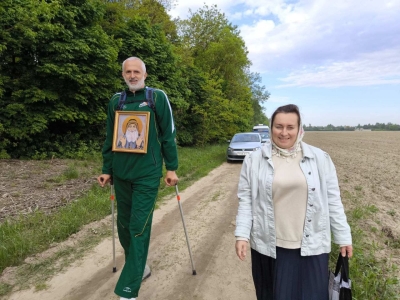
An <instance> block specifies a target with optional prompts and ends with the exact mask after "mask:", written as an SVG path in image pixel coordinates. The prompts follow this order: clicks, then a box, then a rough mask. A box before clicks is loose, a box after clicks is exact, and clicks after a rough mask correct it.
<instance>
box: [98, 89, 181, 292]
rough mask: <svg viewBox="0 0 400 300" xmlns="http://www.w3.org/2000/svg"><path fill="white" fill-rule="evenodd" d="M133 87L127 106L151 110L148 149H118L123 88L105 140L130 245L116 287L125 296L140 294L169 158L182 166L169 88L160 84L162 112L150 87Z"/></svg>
mask: <svg viewBox="0 0 400 300" xmlns="http://www.w3.org/2000/svg"><path fill="white" fill-rule="evenodd" d="M126 92H127V98H126V101H125V105H124V107H123V108H122V111H141V112H143V111H148V112H150V122H149V131H148V133H149V135H148V145H147V153H146V154H142V153H128V152H113V151H112V150H111V149H112V142H113V133H114V120H115V111H116V110H117V106H118V100H119V96H120V94H119V93H118V94H115V95H114V96H113V97H112V98H111V100H110V102H109V105H108V112H107V137H106V140H105V143H104V146H103V169H102V172H103V174H110V175H112V176H113V178H114V186H115V194H116V200H117V228H118V235H119V240H120V242H121V245H122V247H123V248H124V251H125V265H124V268H123V270H122V272H121V276H120V278H119V280H118V283H117V286H116V287H115V293H116V294H117V295H118V296H121V297H125V298H134V297H137V296H138V292H139V289H140V284H141V281H142V276H143V271H144V267H145V264H146V260H147V253H148V247H149V242H150V232H151V222H152V218H153V210H154V205H155V201H156V197H157V192H158V187H159V185H160V177H161V176H162V164H163V160H164V162H165V166H166V169H167V170H170V171H175V170H176V169H177V168H178V154H177V148H176V141H175V135H176V130H175V125H174V121H173V117H172V110H171V106H170V103H169V101H168V98H167V96H166V94H165V93H164V92H163V91H161V90H154V94H153V95H154V102H155V106H156V112H155V113H154V111H153V110H152V109H151V108H150V107H149V106H147V103H146V95H145V89H141V90H138V91H136V92H135V93H132V92H130V91H129V90H127V91H126Z"/></svg>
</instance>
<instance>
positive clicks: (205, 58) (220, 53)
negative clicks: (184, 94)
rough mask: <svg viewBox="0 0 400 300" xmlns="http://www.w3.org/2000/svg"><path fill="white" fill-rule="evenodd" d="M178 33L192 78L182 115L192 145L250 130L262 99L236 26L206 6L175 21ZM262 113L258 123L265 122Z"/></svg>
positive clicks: (222, 138) (212, 8)
mask: <svg viewBox="0 0 400 300" xmlns="http://www.w3.org/2000/svg"><path fill="white" fill-rule="evenodd" d="M178 33H179V36H180V38H181V47H182V49H181V52H180V53H181V55H182V56H183V58H182V60H183V61H185V62H186V63H187V64H188V70H189V72H190V73H191V74H192V76H193V77H192V78H191V79H189V83H190V87H191V91H192V94H191V99H190V100H189V101H188V102H189V104H190V106H189V107H188V109H187V112H186V113H187V114H189V115H190V116H191V119H186V120H185V125H186V128H187V127H189V128H190V131H191V133H192V134H193V136H194V137H195V140H194V141H193V142H194V143H195V144H196V145H204V144H207V143H210V142H211V143H212V142H216V141H221V140H226V139H227V138H230V137H231V136H232V135H233V134H234V133H236V132H238V131H248V130H251V128H252V125H253V123H254V119H253V116H254V115H255V111H254V110H255V109H259V108H260V106H257V105H256V104H255V102H258V101H259V100H264V98H263V97H258V96H253V94H252V93H253V89H252V87H251V78H250V75H249V74H248V68H249V66H250V61H249V60H248V57H247V49H246V46H245V43H244V41H243V39H242V38H241V37H240V32H239V31H238V30H237V27H236V26H233V25H232V24H231V23H229V22H228V20H227V19H226V17H225V15H224V14H223V13H221V12H220V11H219V10H218V9H217V7H216V6H215V5H214V6H211V7H208V6H207V5H204V7H203V8H200V9H199V10H198V11H196V12H191V11H190V17H189V19H188V20H182V21H179V22H178ZM260 90H261V91H262V92H263V90H262V88H260ZM255 91H256V90H255ZM262 92H261V94H262ZM266 95H267V94H262V96H266ZM267 98H268V96H267ZM267 98H265V100H266V99H267ZM260 111H261V113H260V112H259V111H257V114H258V115H259V117H257V119H258V118H260V119H263V118H262V114H263V113H262V110H261V109H260ZM265 118H266V117H265Z"/></svg>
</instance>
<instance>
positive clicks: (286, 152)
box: [271, 118, 304, 158]
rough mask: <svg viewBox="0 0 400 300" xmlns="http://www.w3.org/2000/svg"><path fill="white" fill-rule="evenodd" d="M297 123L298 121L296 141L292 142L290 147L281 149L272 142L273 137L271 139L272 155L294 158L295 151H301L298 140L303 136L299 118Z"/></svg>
mask: <svg viewBox="0 0 400 300" xmlns="http://www.w3.org/2000/svg"><path fill="white" fill-rule="evenodd" d="M299 123H300V126H299V132H298V133H297V138H296V142H295V143H294V145H293V146H292V147H290V148H288V149H282V148H280V147H278V146H277V145H276V144H275V143H274V140H273V139H271V141H272V155H276V156H278V157H286V158H289V157H291V158H295V157H296V156H297V153H298V152H300V151H301V145H300V142H301V140H302V139H303V136H304V128H303V123H302V122H301V118H300V120H299Z"/></svg>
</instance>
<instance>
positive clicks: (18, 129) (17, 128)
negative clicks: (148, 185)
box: [0, 0, 119, 157]
mask: <svg viewBox="0 0 400 300" xmlns="http://www.w3.org/2000/svg"><path fill="white" fill-rule="evenodd" d="M103 14H104V7H103V6H102V5H101V4H100V3H99V2H98V1H96V0H90V1H86V0H77V1H72V0H71V1H67V0H65V1H62V0H52V1H38V0H30V1H25V0H16V1H15V0H6V1H3V4H2V8H1V10H0V20H1V21H0V23H1V28H2V30H1V32H0V45H1V46H2V48H1V49H2V52H1V57H0V59H1V64H0V65H1V70H0V72H1V73H0V74H1V79H2V80H1V83H2V86H1V91H2V92H1V98H0V105H1V107H2V108H3V109H2V110H1V112H0V122H1V124H3V126H4V128H5V130H4V133H3V135H4V138H5V140H6V141H7V144H6V145H5V149H6V151H7V152H8V153H9V154H11V155H12V156H13V157H21V156H28V157H29V156H32V155H33V154H34V153H35V152H36V151H39V152H43V153H49V154H50V153H59V152H60V151H62V149H63V147H64V146H65V145H74V144H77V143H78V142H79V141H80V140H85V141H91V140H99V139H103V135H102V130H101V127H100V126H99V124H100V123H102V122H103V120H104V118H105V112H104V106H105V105H106V102H105V100H106V99H108V98H109V97H110V92H109V91H110V90H112V89H115V87H116V86H117V85H118V83H119V82H118V80H116V78H117V77H116V74H117V70H118V65H117V64H116V58H117V53H118V48H119V44H118V43H117V42H116V41H115V40H114V39H113V38H112V37H110V36H108V35H107V34H106V33H105V32H104V30H103V29H102V28H101V27H100V25H99V24H98V23H99V21H100V20H101V18H102V16H103Z"/></svg>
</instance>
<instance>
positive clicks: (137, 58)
mask: <svg viewBox="0 0 400 300" xmlns="http://www.w3.org/2000/svg"><path fill="white" fill-rule="evenodd" d="M128 60H139V61H140V62H141V63H142V68H143V73H146V65H145V64H144V62H143V60H141V59H140V58H139V57H135V56H132V57H129V58H127V59H125V60H124V61H123V63H122V72H123V71H124V66H125V62H126V61H128Z"/></svg>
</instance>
